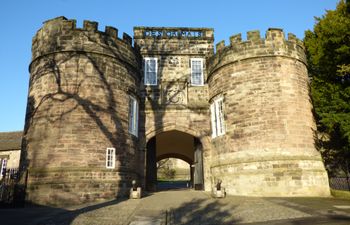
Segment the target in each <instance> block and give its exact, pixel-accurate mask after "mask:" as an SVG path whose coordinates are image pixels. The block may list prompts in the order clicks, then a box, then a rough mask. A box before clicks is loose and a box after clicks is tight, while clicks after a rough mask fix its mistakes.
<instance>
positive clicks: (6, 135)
mask: <svg viewBox="0 0 350 225" xmlns="http://www.w3.org/2000/svg"><path fill="white" fill-rule="evenodd" d="M22 134H23V131H14V132H0V151H4V150H18V149H21V143H22Z"/></svg>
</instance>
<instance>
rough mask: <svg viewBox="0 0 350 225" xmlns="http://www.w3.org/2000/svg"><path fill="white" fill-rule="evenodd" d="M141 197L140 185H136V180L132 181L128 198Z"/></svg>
mask: <svg viewBox="0 0 350 225" xmlns="http://www.w3.org/2000/svg"><path fill="white" fill-rule="evenodd" d="M140 198H141V187H137V186H136V180H133V181H132V188H130V199H140Z"/></svg>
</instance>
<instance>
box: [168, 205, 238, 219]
mask: <svg viewBox="0 0 350 225" xmlns="http://www.w3.org/2000/svg"><path fill="white" fill-rule="evenodd" d="M233 210H234V207H233V206H230V208H227V204H225V203H222V202H220V201H219V200H214V201H208V200H207V199H195V200H193V201H191V202H187V203H184V204H182V205H180V206H179V207H177V208H172V209H169V210H168V211H167V215H166V220H167V223H168V224H171V225H175V224H191V225H197V224H198V225H209V224H210V225H212V224H236V223H239V221H240V220H238V219H235V218H234V217H233V215H232V211H233Z"/></svg>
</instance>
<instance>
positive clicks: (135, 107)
mask: <svg viewBox="0 0 350 225" xmlns="http://www.w3.org/2000/svg"><path fill="white" fill-rule="evenodd" d="M138 123H139V103H138V102H137V100H136V99H135V98H134V97H132V96H129V133H130V134H133V135H135V136H136V137H137V135H138Z"/></svg>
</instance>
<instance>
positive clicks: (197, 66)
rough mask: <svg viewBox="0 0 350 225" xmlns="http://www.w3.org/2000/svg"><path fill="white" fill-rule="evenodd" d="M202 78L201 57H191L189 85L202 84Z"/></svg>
mask: <svg viewBox="0 0 350 225" xmlns="http://www.w3.org/2000/svg"><path fill="white" fill-rule="evenodd" d="M203 84H204V79H203V59H199V58H193V59H191V85H194V86H202V85H203Z"/></svg>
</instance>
